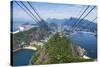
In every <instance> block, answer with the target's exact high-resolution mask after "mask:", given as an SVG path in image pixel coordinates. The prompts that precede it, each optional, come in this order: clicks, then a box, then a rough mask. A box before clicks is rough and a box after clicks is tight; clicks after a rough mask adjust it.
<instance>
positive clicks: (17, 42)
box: [10, 1, 98, 66]
mask: <svg viewBox="0 0 100 67" xmlns="http://www.w3.org/2000/svg"><path fill="white" fill-rule="evenodd" d="M10 4H11V54H12V56H11V58H12V60H11V65H12V66H25V65H44V64H60V63H76V62H94V61H97V19H98V18H97V6H95V5H79V4H56V3H43V2H31V1H11V3H10Z"/></svg>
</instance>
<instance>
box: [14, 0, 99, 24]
mask: <svg viewBox="0 0 100 67" xmlns="http://www.w3.org/2000/svg"><path fill="white" fill-rule="evenodd" d="M24 3H25V4H26V5H27V6H28V8H29V9H31V8H30V7H29V5H28V4H27V3H26V2H24ZM32 5H33V6H34V7H35V9H36V10H37V12H38V13H39V14H40V16H41V17H42V18H43V19H44V20H46V19H47V18H56V19H64V18H67V19H68V18H70V17H77V18H78V17H79V16H80V15H81V13H82V12H80V10H82V9H83V10H84V9H85V8H86V5H72V4H51V3H40V2H39V3H38V2H32ZM92 7H93V6H91V7H90V8H89V9H88V11H89V10H90V9H91V8H92ZM88 11H87V12H88ZM33 13H34V12H33ZM34 14H35V13H34ZM96 16H97V8H95V9H94V10H93V11H92V12H91V13H90V14H89V15H88V16H87V18H85V19H87V20H90V21H91V20H93V19H94V18H95V17H96ZM13 20H14V22H15V21H16V22H17V21H21V22H22V23H23V22H31V21H32V18H31V17H30V16H28V15H27V14H26V13H25V12H24V11H23V10H22V8H20V7H19V6H18V5H17V4H16V3H15V2H14V3H13Z"/></svg>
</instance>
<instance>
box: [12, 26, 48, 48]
mask: <svg viewBox="0 0 100 67" xmlns="http://www.w3.org/2000/svg"><path fill="white" fill-rule="evenodd" d="M40 34H41V36H40ZM47 35H48V33H47V32H46V31H45V30H43V29H41V30H40V28H38V27H35V28H31V29H29V30H27V31H23V32H19V33H16V34H12V38H13V42H12V43H13V49H17V48H19V46H20V45H21V44H22V42H24V45H29V43H30V42H31V41H33V40H37V41H40V40H41V39H43V38H44V36H47Z"/></svg>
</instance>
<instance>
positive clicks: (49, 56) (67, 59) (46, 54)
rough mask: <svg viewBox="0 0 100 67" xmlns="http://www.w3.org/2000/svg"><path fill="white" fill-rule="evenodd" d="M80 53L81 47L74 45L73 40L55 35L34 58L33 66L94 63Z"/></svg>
mask: <svg viewBox="0 0 100 67" xmlns="http://www.w3.org/2000/svg"><path fill="white" fill-rule="evenodd" d="M84 54H85V52H83V54H81V53H80V51H79V47H78V46H76V45H74V44H73V43H72V42H71V40H70V39H69V38H67V37H65V36H62V37H61V36H59V34H55V35H54V36H53V37H52V38H51V39H49V41H48V43H47V44H45V45H44V46H43V47H42V48H41V49H40V50H39V51H38V52H36V54H35V55H34V56H33V57H32V60H31V63H32V64H55V63H71V62H84V61H93V59H84V58H83V57H82V56H83V55H84Z"/></svg>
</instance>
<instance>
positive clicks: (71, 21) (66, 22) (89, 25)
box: [47, 17, 97, 30]
mask: <svg viewBox="0 0 100 67" xmlns="http://www.w3.org/2000/svg"><path fill="white" fill-rule="evenodd" d="M77 20H79V19H78V18H74V17H71V18H69V19H56V18H52V19H51V18H48V19H47V21H48V23H49V24H52V23H53V24H56V25H58V24H62V25H63V26H66V25H67V26H73V25H74V24H75V23H76V21H77ZM80 20H81V19H80ZM78 27H80V28H85V29H89V28H92V29H95V30H96V29H97V23H95V22H91V21H89V20H86V19H83V20H82V21H81V22H80V23H79V25H78Z"/></svg>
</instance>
